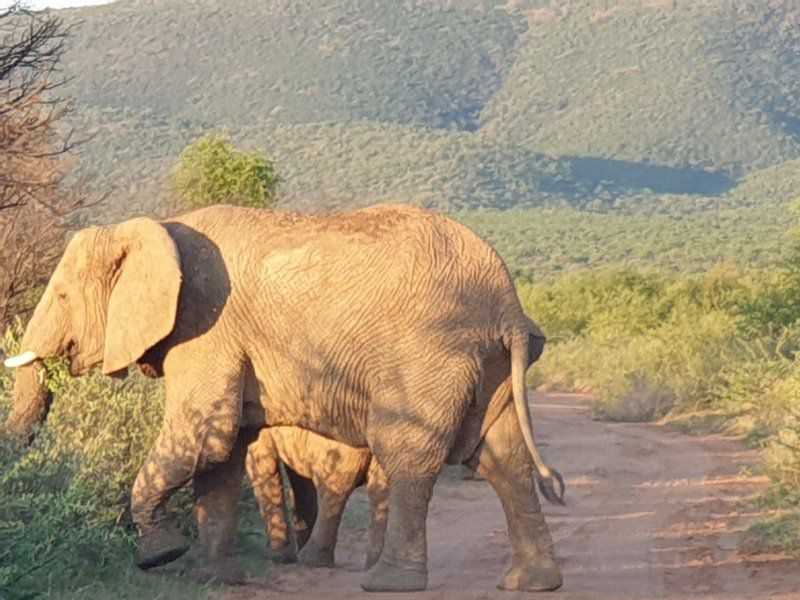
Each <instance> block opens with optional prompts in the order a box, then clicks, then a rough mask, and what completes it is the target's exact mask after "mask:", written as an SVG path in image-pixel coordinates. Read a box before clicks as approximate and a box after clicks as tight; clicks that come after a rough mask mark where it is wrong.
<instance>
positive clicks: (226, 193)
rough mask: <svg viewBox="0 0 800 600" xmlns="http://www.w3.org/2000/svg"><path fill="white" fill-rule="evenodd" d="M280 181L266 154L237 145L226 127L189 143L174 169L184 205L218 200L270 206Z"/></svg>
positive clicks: (176, 188)
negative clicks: (239, 147) (248, 150)
mask: <svg viewBox="0 0 800 600" xmlns="http://www.w3.org/2000/svg"><path fill="white" fill-rule="evenodd" d="M279 181H280V178H279V177H278V175H277V174H276V173H275V169H274V168H273V165H272V161H271V160H270V159H269V158H268V157H267V156H266V155H264V154H263V153H261V152H249V153H248V152H244V151H242V150H240V149H238V148H237V147H236V146H234V145H233V143H232V142H231V141H230V137H229V136H228V134H227V132H224V131H223V132H215V133H209V134H206V135H204V136H202V137H200V138H198V139H197V140H195V141H194V142H192V143H191V144H189V145H188V146H186V148H185V149H184V150H183V152H181V154H180V156H179V157H178V161H177V163H176V165H175V168H174V169H173V172H172V188H173V191H174V192H175V194H176V195H177V196H178V198H179V199H180V202H181V204H182V206H183V207H184V208H199V207H202V206H209V205H211V204H217V203H223V204H239V205H243V206H254V207H264V206H269V205H270V204H272V202H273V200H274V199H275V193H276V190H277V186H278V182H279Z"/></svg>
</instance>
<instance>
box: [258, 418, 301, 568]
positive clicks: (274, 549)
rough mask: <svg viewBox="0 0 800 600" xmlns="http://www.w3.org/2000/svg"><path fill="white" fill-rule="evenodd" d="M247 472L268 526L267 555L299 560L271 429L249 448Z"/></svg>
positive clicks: (276, 559) (283, 560)
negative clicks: (290, 526)
mask: <svg viewBox="0 0 800 600" xmlns="http://www.w3.org/2000/svg"><path fill="white" fill-rule="evenodd" d="M246 466H247V475H248V477H250V481H251V483H252V485H253V493H254V495H255V497H256V502H257V503H258V509H259V512H260V513H261V517H262V518H263V519H264V523H265V524H266V529H267V537H268V538H269V545H268V547H267V556H268V557H269V558H270V560H272V561H273V562H276V563H279V564H281V563H282V564H285V563H293V562H296V560H297V557H296V555H295V552H294V547H293V545H292V542H291V539H290V537H289V525H288V519H287V514H286V502H285V498H284V490H283V480H282V479H281V472H280V462H279V459H278V451H277V449H276V447H275V442H274V441H273V438H272V434H271V432H270V429H269V428H268V427H267V428H265V429H262V430H261V432H260V433H259V435H258V438H257V439H256V441H254V442H253V443H252V444H250V446H249V448H248V450H247V463H246Z"/></svg>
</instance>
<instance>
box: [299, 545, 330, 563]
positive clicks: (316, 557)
mask: <svg viewBox="0 0 800 600" xmlns="http://www.w3.org/2000/svg"><path fill="white" fill-rule="evenodd" d="M297 562H299V563H300V564H301V565H305V566H307V567H333V550H320V549H319V548H315V547H314V545H313V544H306V545H305V546H303V548H302V549H301V550H300V552H298V553H297Z"/></svg>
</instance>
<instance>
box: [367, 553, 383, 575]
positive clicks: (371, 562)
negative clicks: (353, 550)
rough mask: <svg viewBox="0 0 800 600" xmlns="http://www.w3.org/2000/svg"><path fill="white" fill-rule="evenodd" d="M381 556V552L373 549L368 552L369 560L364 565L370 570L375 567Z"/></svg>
mask: <svg viewBox="0 0 800 600" xmlns="http://www.w3.org/2000/svg"><path fill="white" fill-rule="evenodd" d="M380 557H381V553H380V552H373V551H371V550H370V551H369V552H367V560H366V562H365V563H364V567H365V568H366V570H367V571H369V570H370V569H371V568H372V567H374V566H375V563H377V562H378V559H379V558H380Z"/></svg>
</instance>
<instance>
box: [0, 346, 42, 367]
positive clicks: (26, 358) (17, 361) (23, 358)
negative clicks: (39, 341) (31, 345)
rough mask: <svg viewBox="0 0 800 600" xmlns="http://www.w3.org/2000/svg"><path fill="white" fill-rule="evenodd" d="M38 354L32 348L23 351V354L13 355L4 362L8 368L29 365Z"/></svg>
mask: <svg viewBox="0 0 800 600" xmlns="http://www.w3.org/2000/svg"><path fill="white" fill-rule="evenodd" d="M37 358H39V357H38V356H36V352H33V351H32V350H28V351H27V352H23V353H22V354H18V355H17V356H11V357H9V358H7V359H5V360H4V361H3V364H4V365H5V367H6V368H7V369H14V368H16V367H24V366H25V365H29V364H30V363H32V362H33V361H35V360H36V359H37Z"/></svg>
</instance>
